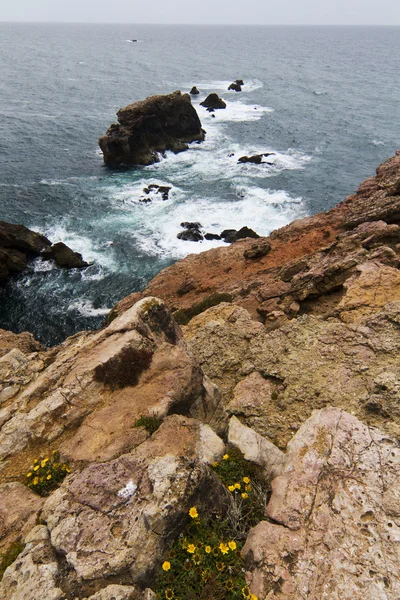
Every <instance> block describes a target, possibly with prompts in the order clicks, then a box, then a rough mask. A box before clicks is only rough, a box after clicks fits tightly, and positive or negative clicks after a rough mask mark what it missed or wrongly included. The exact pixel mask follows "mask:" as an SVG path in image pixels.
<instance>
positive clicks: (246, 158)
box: [238, 152, 275, 165]
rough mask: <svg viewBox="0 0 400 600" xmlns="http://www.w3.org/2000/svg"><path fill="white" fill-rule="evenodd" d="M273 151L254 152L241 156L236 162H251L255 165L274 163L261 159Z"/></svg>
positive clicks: (272, 153)
mask: <svg viewBox="0 0 400 600" xmlns="http://www.w3.org/2000/svg"><path fill="white" fill-rule="evenodd" d="M274 154H275V152H264V153H263V154H254V156H241V157H240V158H239V159H238V163H253V164H255V165H260V164H261V163H262V164H265V165H273V164H274V163H270V162H267V161H265V160H263V158H264V157H267V156H273V155H274Z"/></svg>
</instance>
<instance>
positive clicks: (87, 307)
mask: <svg viewBox="0 0 400 600" xmlns="http://www.w3.org/2000/svg"><path fill="white" fill-rule="evenodd" d="M110 310H111V309H110V308H107V307H101V308H95V307H94V306H93V302H92V301H91V300H83V299H81V300H76V301H75V302H72V303H71V304H70V305H69V306H68V308H67V311H68V312H75V311H76V312H78V313H79V314H81V315H82V316H84V317H101V316H105V315H108V313H109V312H110Z"/></svg>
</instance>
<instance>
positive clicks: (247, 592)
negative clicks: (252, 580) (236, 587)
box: [242, 585, 251, 599]
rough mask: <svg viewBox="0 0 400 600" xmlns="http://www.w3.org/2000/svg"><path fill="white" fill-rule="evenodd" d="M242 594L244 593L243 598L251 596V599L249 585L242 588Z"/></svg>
mask: <svg viewBox="0 0 400 600" xmlns="http://www.w3.org/2000/svg"><path fill="white" fill-rule="evenodd" d="M242 594H243V598H249V599H251V594H250V590H249V588H248V587H247V585H246V586H245V587H244V588H242Z"/></svg>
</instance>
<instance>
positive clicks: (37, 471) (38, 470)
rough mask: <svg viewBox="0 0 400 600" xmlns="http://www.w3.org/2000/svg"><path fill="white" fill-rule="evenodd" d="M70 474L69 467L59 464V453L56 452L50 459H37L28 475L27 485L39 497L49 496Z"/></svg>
mask: <svg viewBox="0 0 400 600" xmlns="http://www.w3.org/2000/svg"><path fill="white" fill-rule="evenodd" d="M70 472H71V471H70V469H69V467H68V465H67V464H66V463H61V462H59V456H58V453H57V452H54V453H53V454H52V456H51V457H50V458H46V457H45V458H42V457H40V458H35V460H34V461H33V465H32V466H31V468H30V469H29V472H28V473H27V474H26V485H27V486H28V487H29V488H31V490H33V491H34V492H36V493H37V494H38V495H39V496H48V495H49V493H50V492H51V491H53V490H55V489H56V488H58V486H59V485H60V483H61V482H62V481H63V479H64V478H65V477H66V476H67V475H68V473H70Z"/></svg>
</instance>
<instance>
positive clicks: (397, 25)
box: [0, 19, 400, 27]
mask: <svg viewBox="0 0 400 600" xmlns="http://www.w3.org/2000/svg"><path fill="white" fill-rule="evenodd" d="M0 24H10V25H19V24H26V25H133V26H141V25H146V26H149V25H151V26H170V25H172V26H175V27H179V26H182V27H186V26H198V27H400V23H395V24H393V23H261V24H260V23H135V22H130V21H126V22H121V21H22V20H20V21H6V20H4V21H3V20H1V19H0Z"/></svg>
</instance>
